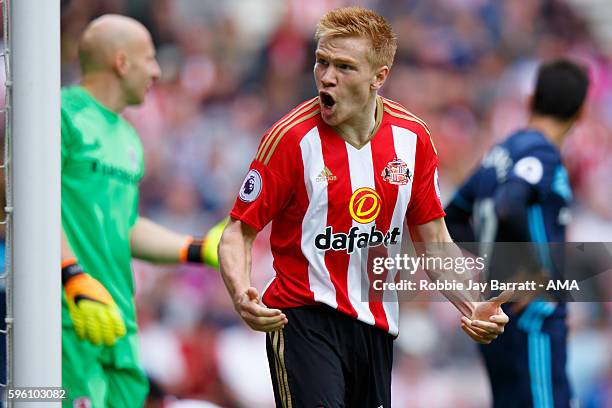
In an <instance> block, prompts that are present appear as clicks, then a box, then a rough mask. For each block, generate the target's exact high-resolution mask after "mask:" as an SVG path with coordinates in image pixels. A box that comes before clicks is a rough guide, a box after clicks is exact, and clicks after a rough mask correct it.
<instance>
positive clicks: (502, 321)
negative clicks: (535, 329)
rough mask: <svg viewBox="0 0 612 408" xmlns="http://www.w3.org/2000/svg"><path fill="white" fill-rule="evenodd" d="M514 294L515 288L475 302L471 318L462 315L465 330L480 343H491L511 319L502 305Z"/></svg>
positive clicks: (462, 326) (462, 324)
mask: <svg viewBox="0 0 612 408" xmlns="http://www.w3.org/2000/svg"><path fill="white" fill-rule="evenodd" d="M513 295H514V291H513V290H507V291H504V292H502V293H501V294H500V295H499V296H497V297H494V298H492V299H489V300H488V301H486V302H477V303H475V304H474V310H473V311H472V316H471V318H467V317H466V316H462V317H461V328H462V329H463V331H464V332H466V333H467V335H468V336H470V337H471V338H472V339H473V340H474V341H476V342H478V343H480V344H489V343H491V342H492V341H493V340H495V339H496V338H497V337H498V336H499V335H500V334H502V333H503V332H504V326H505V325H506V324H507V323H508V322H509V320H510V319H509V318H508V315H506V313H504V311H503V310H502V308H501V305H502V304H504V303H506V302H508V301H509V300H510V299H511V298H512V296H513Z"/></svg>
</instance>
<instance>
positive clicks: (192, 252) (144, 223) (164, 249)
mask: <svg viewBox="0 0 612 408" xmlns="http://www.w3.org/2000/svg"><path fill="white" fill-rule="evenodd" d="M226 223H227V220H223V221H221V222H220V223H218V224H217V225H215V226H214V227H213V228H211V229H210V230H209V231H208V232H207V233H206V235H205V236H204V238H202V239H197V238H196V239H194V238H193V237H191V236H189V235H182V234H178V233H176V232H174V231H171V230H169V229H167V228H165V227H162V226H161V225H159V224H156V223H154V222H153V221H151V220H149V219H147V218H144V217H139V218H138V220H137V221H136V224H135V225H134V227H133V228H132V230H131V232H130V246H131V249H132V256H133V257H134V258H137V259H143V260H145V261H150V262H155V263H178V262H194V263H203V264H206V265H209V266H213V267H215V268H216V267H218V266H219V258H218V255H217V247H218V246H219V240H220V239H221V234H222V233H223V229H224V228H225V224H226Z"/></svg>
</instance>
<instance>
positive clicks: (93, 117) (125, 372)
mask: <svg viewBox="0 0 612 408" xmlns="http://www.w3.org/2000/svg"><path fill="white" fill-rule="evenodd" d="M79 57H80V62H81V69H82V73H83V76H82V81H81V83H80V85H79V86H74V87H70V88H66V89H64V90H63V91H62V109H61V121H62V122H61V123H62V125H61V134H62V148H61V152H62V229H63V231H62V254H61V255H62V283H63V287H64V295H65V296H64V298H63V302H62V327H63V330H62V381H63V386H64V388H65V389H66V390H67V397H68V398H67V399H66V400H64V404H63V405H64V406H65V407H72V406H75V407H77V406H78V407H92V406H93V407H96V408H102V407H139V406H142V404H143V402H144V400H145V397H146V394H147V390H148V383H147V379H146V377H145V375H144V373H143V371H142V369H141V366H140V363H139V358H138V350H137V343H138V341H137V337H136V331H137V325H136V317H135V310H134V299H133V293H134V283H133V277H132V270H131V266H130V261H131V258H132V257H136V258H139V259H145V260H149V261H153V262H166V263H170V262H181V261H193V262H199V263H202V262H204V263H207V264H209V265H213V266H214V265H215V264H216V263H217V260H216V244H217V243H218V239H219V238H220V235H221V229H222V227H221V226H218V227H216V228H213V229H212V230H211V232H210V233H209V234H208V235H207V239H206V240H205V241H202V240H194V239H192V238H191V237H188V236H185V235H180V234H177V233H174V232H172V231H169V230H167V229H165V228H163V227H161V226H159V225H157V224H155V223H153V222H152V221H150V220H147V219H145V218H143V217H139V216H138V182H139V180H140V179H141V178H142V175H143V171H144V167H143V150H142V145H141V142H140V139H139V137H138V135H137V133H136V131H135V130H134V129H133V128H132V126H131V125H130V124H128V122H127V121H125V120H124V119H123V118H122V117H121V116H120V115H119V114H120V112H121V111H122V110H123V109H124V108H125V107H126V106H128V105H138V104H140V103H142V101H143V99H144V97H145V93H146V92H147V90H148V89H149V88H150V86H151V84H152V83H153V81H154V80H155V79H157V77H158V76H159V74H160V69H159V65H158V64H157V61H156V59H155V49H154V47H153V44H152V42H151V37H150V35H149V32H148V31H147V30H146V28H145V27H144V26H143V25H142V24H140V23H139V22H137V21H135V20H133V19H131V18H128V17H124V16H119V15H105V16H102V17H100V18H98V19H96V20H94V21H92V22H91V23H90V24H89V25H88V26H87V28H86V29H85V32H84V33H83V36H82V38H81V41H80V44H79ZM215 237H216V238H215Z"/></svg>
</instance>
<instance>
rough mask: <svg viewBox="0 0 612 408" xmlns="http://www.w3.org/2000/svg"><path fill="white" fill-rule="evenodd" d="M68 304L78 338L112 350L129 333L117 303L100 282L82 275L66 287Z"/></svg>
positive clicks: (85, 274) (65, 284) (73, 278)
mask: <svg viewBox="0 0 612 408" xmlns="http://www.w3.org/2000/svg"><path fill="white" fill-rule="evenodd" d="M64 292H65V294H66V303H67V304H68V311H69V312H70V318H71V319H72V324H73V325H74V330H75V331H76V333H77V335H78V336H79V337H80V338H81V339H84V340H88V341H90V342H91V343H93V344H96V345H98V344H102V343H104V344H106V345H107V346H112V345H113V344H115V342H116V341H117V340H118V339H119V338H120V337H122V336H124V335H125V333H126V329H125V324H124V323H123V318H122V317H121V312H120V311H119V308H118V307H117V305H116V304H115V301H114V300H113V298H112V297H111V295H110V294H109V293H108V291H107V290H106V288H105V287H104V286H102V284H101V283H100V282H98V281H97V280H96V279H94V278H92V277H91V276H90V275H89V274H87V273H84V272H80V273H78V274H75V275H74V276H73V277H71V278H70V279H68V280H67V281H66V283H64Z"/></svg>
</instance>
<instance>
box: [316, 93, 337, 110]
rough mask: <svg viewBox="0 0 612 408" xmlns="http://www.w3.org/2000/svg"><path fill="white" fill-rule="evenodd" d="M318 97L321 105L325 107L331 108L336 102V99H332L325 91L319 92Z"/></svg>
mask: <svg viewBox="0 0 612 408" xmlns="http://www.w3.org/2000/svg"><path fill="white" fill-rule="evenodd" d="M319 98H320V99H321V102H322V103H323V106H324V107H326V108H331V107H332V106H334V105H335V104H336V101H335V100H334V98H333V96H331V95H330V94H328V93H327V92H319Z"/></svg>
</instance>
